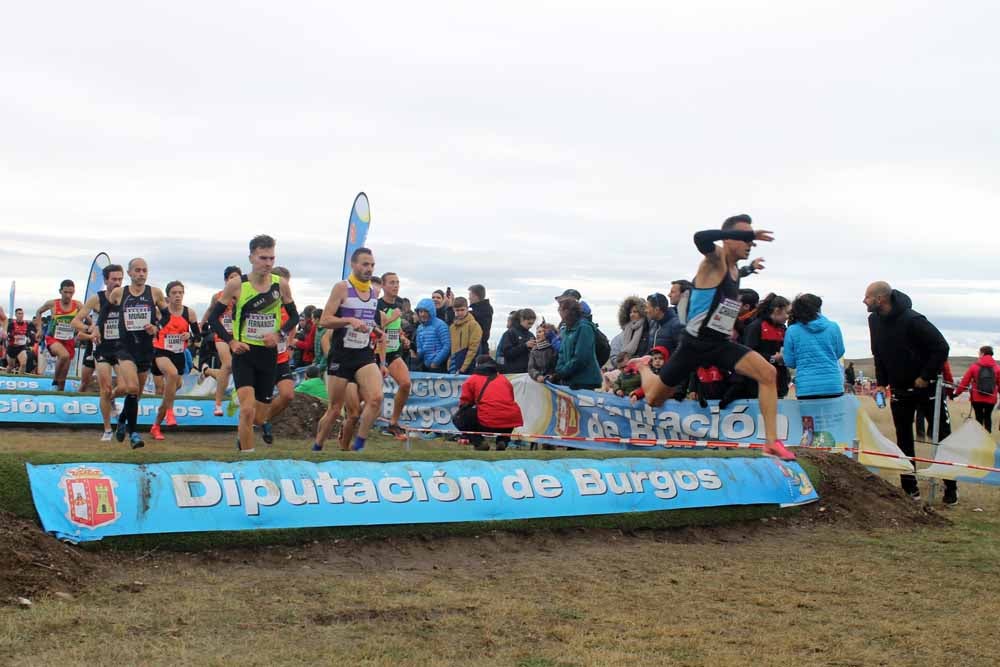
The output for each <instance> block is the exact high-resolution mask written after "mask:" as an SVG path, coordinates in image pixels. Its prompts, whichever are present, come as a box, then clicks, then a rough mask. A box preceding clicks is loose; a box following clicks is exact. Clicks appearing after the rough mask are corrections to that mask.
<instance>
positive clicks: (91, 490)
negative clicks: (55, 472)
mask: <svg viewBox="0 0 1000 667" xmlns="http://www.w3.org/2000/svg"><path fill="white" fill-rule="evenodd" d="M116 486H118V485H117V484H116V483H115V481H114V480H113V479H111V478H110V477H107V476H106V475H105V474H104V473H103V472H101V471H100V470H98V469H97V468H71V469H69V470H67V471H66V475H65V476H64V477H63V478H62V479H61V480H60V481H59V488H60V489H63V491H64V498H65V499H66V506H67V508H68V511H67V512H66V518H67V519H69V520H70V522H71V523H73V524H75V525H77V526H83V527H84V528H90V529H94V528H100V527H101V526H106V525H108V524H109V523H114V522H115V521H116V520H117V519H118V517H120V516H121V514H120V513H119V512H118V498H117V497H116V496H115V487H116Z"/></svg>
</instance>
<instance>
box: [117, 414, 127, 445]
mask: <svg viewBox="0 0 1000 667" xmlns="http://www.w3.org/2000/svg"><path fill="white" fill-rule="evenodd" d="M115 440H117V441H118V442H125V421H124V420H123V419H122V418H121V417H119V418H118V428H116V429H115Z"/></svg>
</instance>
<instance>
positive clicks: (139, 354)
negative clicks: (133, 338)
mask: <svg viewBox="0 0 1000 667" xmlns="http://www.w3.org/2000/svg"><path fill="white" fill-rule="evenodd" d="M117 352H118V354H117V356H118V363H119V364H120V363H121V362H123V361H131V362H132V363H133V364H135V369H136V371H138V372H139V373H148V372H149V369H150V368H152V366H153V343H152V341H150V342H149V343H146V344H141V345H130V344H129V343H119V344H118V350H117Z"/></svg>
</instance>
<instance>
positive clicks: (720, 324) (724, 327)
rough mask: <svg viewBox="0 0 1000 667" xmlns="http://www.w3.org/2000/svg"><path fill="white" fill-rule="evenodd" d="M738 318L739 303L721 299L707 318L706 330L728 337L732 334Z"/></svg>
mask: <svg viewBox="0 0 1000 667" xmlns="http://www.w3.org/2000/svg"><path fill="white" fill-rule="evenodd" d="M739 316H740V302H739V301H736V300H734V299H723V300H722V301H720V302H719V305H718V306H716V307H715V312H713V313H712V316H711V317H710V318H709V320H708V328H709V329H711V330H712V331H718V332H719V333H721V334H725V335H727V336H728V335H730V334H731V333H733V328H734V327H735V326H736V318H737V317H739Z"/></svg>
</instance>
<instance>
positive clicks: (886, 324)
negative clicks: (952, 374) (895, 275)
mask: <svg viewBox="0 0 1000 667" xmlns="http://www.w3.org/2000/svg"><path fill="white" fill-rule="evenodd" d="M890 301H891V302H892V309H891V310H890V311H889V314H888V315H880V314H878V313H871V314H870V315H869V316H868V331H869V333H870V334H871V342H872V356H874V357H875V379H876V381H877V382H878V384H879V386H881V387H885V386H889V387H892V388H893V390H894V392H895V393H896V394H897V395H902V394H903V392H905V391H908V390H911V389H913V383H914V382H915V381H916V380H917V378H920V377H922V378H923V379H925V380H927V381H928V382H933V381H934V380H935V379H937V376H938V374H939V373H940V372H941V369H942V368H944V363H945V362H946V361H948V349H949V348H948V341H946V340H945V339H944V336H942V335H941V332H940V331H938V329H937V327H935V326H934V325H933V324H931V323H930V322H928V321H927V318H926V317H924V316H923V315H921V314H920V313H918V312H917V311H915V310H913V308H912V307H911V306H912V305H913V302H912V301H911V300H910V297H908V296H906V294H904V293H902V292H900V291H899V290H892V294H891V296H890Z"/></svg>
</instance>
